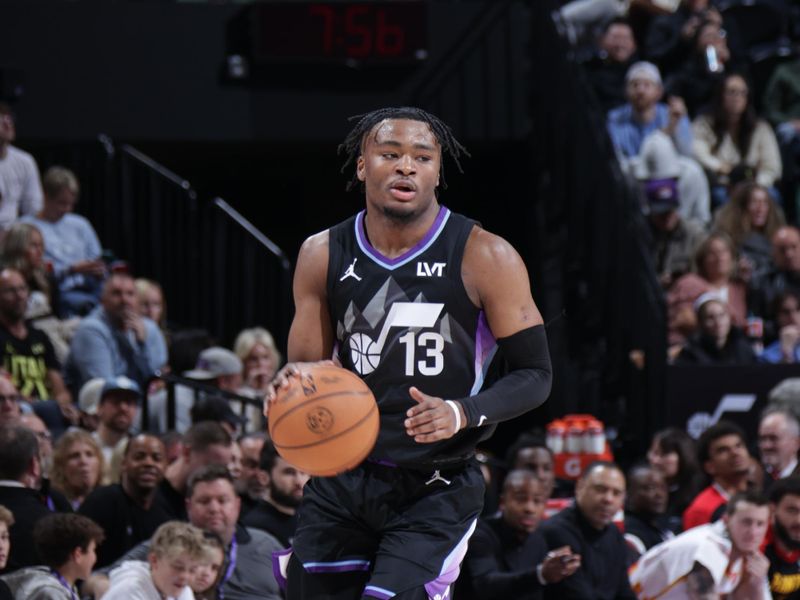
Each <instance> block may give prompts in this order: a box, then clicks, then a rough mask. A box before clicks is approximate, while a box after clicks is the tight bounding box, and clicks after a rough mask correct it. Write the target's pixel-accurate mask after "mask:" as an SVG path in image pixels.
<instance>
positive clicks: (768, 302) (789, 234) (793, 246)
mask: <svg viewBox="0 0 800 600" xmlns="http://www.w3.org/2000/svg"><path fill="white" fill-rule="evenodd" d="M771 242H772V268H771V269H770V270H769V271H768V272H767V274H766V275H765V276H764V277H763V278H761V279H759V280H751V282H750V288H751V290H752V294H751V309H752V310H753V312H754V313H755V314H757V315H760V316H762V317H764V318H765V319H766V318H771V317H772V315H770V314H769V309H770V307H772V306H774V302H775V298H777V296H778V294H780V293H781V292H787V291H790V292H795V293H796V294H800V230H798V229H797V228H796V227H792V226H791V225H787V226H785V227H780V228H779V229H778V230H777V231H776V232H775V233H774V234H773V236H772V239H771ZM764 325H765V326H764V333H765V337H769V334H770V332H774V329H775V327H774V324H773V323H771V322H769V321H767V322H766V323H765V324H764ZM773 339H774V336H773Z"/></svg>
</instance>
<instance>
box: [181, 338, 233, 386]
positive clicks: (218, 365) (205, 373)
mask: <svg viewBox="0 0 800 600" xmlns="http://www.w3.org/2000/svg"><path fill="white" fill-rule="evenodd" d="M242 369H243V365H242V361H241V360H240V359H239V357H238V356H236V355H235V354H234V353H233V352H231V351H230V350H228V349H227V348H222V347H221V346H212V347H211V348H206V349H205V350H203V351H202V352H201V353H200V356H199V357H198V358H197V364H196V365H195V367H194V369H192V370H191V371H186V372H185V373H184V374H183V376H184V377H188V378H189V379H214V378H215V377H220V376H221V375H235V374H237V373H241V372H242Z"/></svg>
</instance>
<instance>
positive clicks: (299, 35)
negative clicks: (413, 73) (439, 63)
mask: <svg viewBox="0 0 800 600" xmlns="http://www.w3.org/2000/svg"><path fill="white" fill-rule="evenodd" d="M252 8H253V10H254V13H253V17H254V18H253V20H252V21H251V26H252V27H253V28H254V29H255V31H253V32H252V33H253V37H252V38H251V39H252V40H253V57H254V58H255V59H256V61H257V62H259V63H283V64H286V63H292V62H295V63H344V64H360V63H366V64H369V63H373V64H377V63H382V64H409V63H415V62H419V61H422V60H425V59H426V58H427V56H428V52H427V6H426V3H425V2H424V1H416V0H414V1H405V2H404V1H387V2H358V3H352V2H343V3H338V2H291V3H289V2H269V3H264V4H257V5H254V6H253V7H252Z"/></svg>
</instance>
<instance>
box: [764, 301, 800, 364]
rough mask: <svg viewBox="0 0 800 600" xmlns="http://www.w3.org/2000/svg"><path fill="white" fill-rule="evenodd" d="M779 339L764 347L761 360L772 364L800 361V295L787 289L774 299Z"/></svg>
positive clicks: (772, 311) (773, 309) (772, 313)
mask: <svg viewBox="0 0 800 600" xmlns="http://www.w3.org/2000/svg"><path fill="white" fill-rule="evenodd" d="M772 304H773V307H772V310H771V311H770V314H771V315H774V317H775V325H776V329H777V330H778V339H777V340H775V341H774V342H772V344H770V345H769V346H767V347H766V348H764V351H763V352H762V353H761V355H760V356H759V357H758V358H759V360H761V361H763V362H767V363H772V364H779V363H796V362H800V295H799V294H797V293H796V292H792V291H786V292H783V293H781V294H778V296H777V297H776V298H775V300H774V301H773V303H772Z"/></svg>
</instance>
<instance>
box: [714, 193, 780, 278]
mask: <svg viewBox="0 0 800 600" xmlns="http://www.w3.org/2000/svg"><path fill="white" fill-rule="evenodd" d="M785 224H786V219H784V216H783V211H782V210H781V209H780V207H779V206H778V205H777V204H776V203H775V201H774V200H773V199H772V198H771V197H770V195H769V192H768V191H767V189H766V188H765V187H763V186H760V185H758V184H757V183H752V182H748V183H741V184H739V185H738V186H736V187H735V188H734V189H733V194H732V195H731V200H730V202H728V203H726V204H725V205H724V206H723V207H722V208H720V209H719V210H718V211H717V213H716V216H715V218H714V228H715V229H716V230H718V231H721V232H723V233H726V234H727V235H728V236H729V237H730V238H731V240H732V241H733V245H734V248H735V252H734V254H738V255H739V269H740V271H742V272H743V273H747V276H746V279H747V280H755V281H758V280H760V279H763V278H764V276H765V275H766V274H767V272H768V271H769V270H770V268H771V266H772V245H771V242H770V240H771V239H772V236H773V235H775V232H776V231H778V229H779V228H780V227H781V226H783V225H785Z"/></svg>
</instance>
